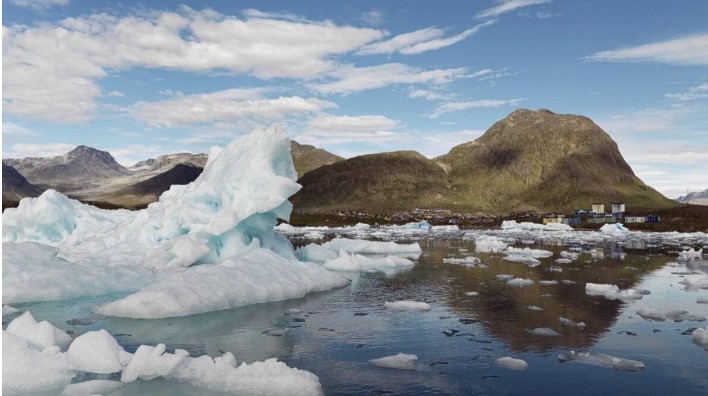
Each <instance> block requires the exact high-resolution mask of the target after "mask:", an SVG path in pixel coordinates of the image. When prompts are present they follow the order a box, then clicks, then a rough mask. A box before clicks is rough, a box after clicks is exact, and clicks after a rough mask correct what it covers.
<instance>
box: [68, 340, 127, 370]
mask: <svg viewBox="0 0 708 396" xmlns="http://www.w3.org/2000/svg"><path fill="white" fill-rule="evenodd" d="M121 352H125V351H124V350H123V348H122V347H121V346H120V345H118V342H117V341H116V339H115V338H113V336H111V335H110V334H109V333H108V332H107V331H106V330H99V331H89V332H88V333H84V334H82V335H80V336H78V337H76V339H75V340H74V341H73V342H72V343H71V345H70V346H69V349H68V350H67V351H66V355H67V358H68V362H69V364H70V365H72V366H73V367H74V368H75V369H77V370H79V371H84V372H88V373H98V374H110V373H115V372H118V371H121V370H122V369H123V365H122V364H121V361H120V358H119V355H120V353H121Z"/></svg>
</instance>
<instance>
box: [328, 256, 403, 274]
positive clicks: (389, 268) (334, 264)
mask: <svg viewBox="0 0 708 396" xmlns="http://www.w3.org/2000/svg"><path fill="white" fill-rule="evenodd" d="M413 267H415V263H414V262H412V261H411V260H408V259H406V258H403V257H399V256H393V255H392V256H386V257H379V258H369V257H366V256H362V255H359V254H353V253H352V254H349V253H347V252H345V251H340V252H339V257H337V258H334V259H330V260H327V262H326V263H325V264H324V268H327V269H328V270H333V271H350V272H383V273H384V274H386V275H389V276H390V275H394V274H397V273H399V272H401V271H408V270H410V269H411V268H413Z"/></svg>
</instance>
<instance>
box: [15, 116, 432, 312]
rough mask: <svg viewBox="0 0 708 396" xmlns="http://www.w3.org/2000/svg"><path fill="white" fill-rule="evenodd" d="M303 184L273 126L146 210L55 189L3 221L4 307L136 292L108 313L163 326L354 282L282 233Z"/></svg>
mask: <svg viewBox="0 0 708 396" xmlns="http://www.w3.org/2000/svg"><path fill="white" fill-rule="evenodd" d="M296 177H297V174H296V172H295V169H294V167H293V163H292V158H291V156H290V142H289V140H288V138H287V135H286V133H285V131H284V130H283V128H282V127H280V126H278V125H273V126H271V127H270V128H268V129H267V130H265V131H255V132H253V133H251V134H248V135H245V136H242V137H240V138H237V139H235V140H234V141H233V142H231V143H230V144H229V145H228V146H227V147H225V148H223V149H220V148H213V149H212V150H211V151H210V153H209V159H208V162H207V164H206V166H205V168H204V172H203V173H202V174H201V175H200V176H199V177H198V178H197V179H196V180H195V181H194V182H192V183H190V184H187V185H178V186H172V188H171V189H170V190H169V191H166V192H165V193H164V194H162V196H160V199H159V201H158V202H155V203H152V204H150V205H149V206H148V207H147V208H146V209H144V210H141V211H135V212H130V211H126V210H101V209H97V208H94V207H91V206H88V205H84V204H82V203H80V202H78V201H75V200H71V199H69V198H67V197H66V196H64V195H62V194H60V193H58V192H56V191H52V190H49V191H46V192H45V193H43V194H42V195H41V196H39V197H37V198H27V199H23V200H22V201H21V202H20V205H19V207H17V208H15V209H7V210H6V211H5V212H4V213H3V302H4V303H13V302H22V301H38V300H50V299H64V298H72V297H79V296H85V295H96V294H107V293H114V292H135V293H133V294H129V295H128V296H126V297H124V298H122V299H120V300H118V301H114V302H112V303H109V304H108V305H106V306H103V307H100V308H99V311H100V312H101V313H103V314H107V315H116V316H125V317H135V318H160V317H168V316H179V315H190V314H195V313H200V312H207V311H213V310H219V309H227V308H232V307H237V306H241V305H246V304H252V303H260V302H267V301H277V300H284V299H289V298H296V297H302V296H303V295H305V294H306V293H309V292H312V291H322V290H328V289H332V288H334V287H338V286H343V285H346V284H347V282H348V281H347V280H346V279H345V278H343V277H341V276H339V275H337V274H336V273H333V272H330V271H327V270H326V269H324V268H322V267H321V266H318V265H316V264H313V263H307V262H300V261H298V260H297V259H296V257H295V255H294V250H293V247H292V244H290V242H289V241H288V240H287V238H286V237H285V236H283V235H280V234H275V232H274V229H273V227H274V226H275V225H276V222H277V219H279V218H281V219H285V220H287V219H288V218H289V216H290V212H291V210H292V205H291V204H290V202H289V201H288V197H290V196H291V195H292V194H294V193H295V192H297V191H298V190H299V189H300V185H298V184H297V183H296V182H295V179H296ZM23 242H32V243H23ZM38 244H41V245H43V246H40V245H38ZM47 246H49V247H53V248H54V250H52V249H49V248H47ZM419 249H420V248H419V247H418V250H419ZM35 255H36V256H37V257H38V259H37V260H29V259H28V258H29V257H31V256H35ZM45 271H46V273H47V274H49V275H47V276H44V277H42V273H43V272H45ZM50 278H53V279H54V282H53V283H51V282H50V281H49V279H50ZM35 279H37V280H38V281H37V282H34V280H35ZM118 285H120V286H118ZM47 288H49V289H50V290H51V292H44V291H43V289H47Z"/></svg>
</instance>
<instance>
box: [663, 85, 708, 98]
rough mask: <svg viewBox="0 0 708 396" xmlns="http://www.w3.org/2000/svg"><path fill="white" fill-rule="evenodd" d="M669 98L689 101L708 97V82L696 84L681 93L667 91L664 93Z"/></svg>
mask: <svg viewBox="0 0 708 396" xmlns="http://www.w3.org/2000/svg"><path fill="white" fill-rule="evenodd" d="M664 96H665V97H667V98H669V99H677V100H681V101H688V100H694V99H701V98H708V83H703V84H698V85H694V86H692V87H690V88H688V91H686V92H681V93H667V94H666V95H664Z"/></svg>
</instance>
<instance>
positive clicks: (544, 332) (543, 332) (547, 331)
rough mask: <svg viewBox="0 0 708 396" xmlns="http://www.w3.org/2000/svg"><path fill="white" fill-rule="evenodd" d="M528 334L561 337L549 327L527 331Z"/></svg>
mask: <svg viewBox="0 0 708 396" xmlns="http://www.w3.org/2000/svg"><path fill="white" fill-rule="evenodd" d="M526 332H527V333H529V334H531V335H535V336H546V337H555V336H559V335H560V333H557V332H556V331H555V330H553V329H551V328H549V327H537V328H535V329H526Z"/></svg>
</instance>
